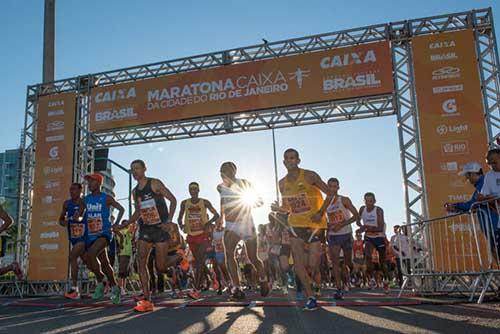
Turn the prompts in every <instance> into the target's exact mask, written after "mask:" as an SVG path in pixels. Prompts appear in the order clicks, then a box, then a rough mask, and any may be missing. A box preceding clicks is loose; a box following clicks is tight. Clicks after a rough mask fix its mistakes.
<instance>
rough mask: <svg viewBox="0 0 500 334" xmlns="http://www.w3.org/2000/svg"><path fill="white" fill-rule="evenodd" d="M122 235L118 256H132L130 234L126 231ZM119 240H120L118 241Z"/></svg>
mask: <svg viewBox="0 0 500 334" xmlns="http://www.w3.org/2000/svg"><path fill="white" fill-rule="evenodd" d="M121 234H122V235H123V238H122V239H121V240H122V244H121V245H120V250H119V251H118V255H119V256H132V233H130V231H129V230H128V229H127V230H125V231H124V232H122V233H121ZM118 240H120V239H118Z"/></svg>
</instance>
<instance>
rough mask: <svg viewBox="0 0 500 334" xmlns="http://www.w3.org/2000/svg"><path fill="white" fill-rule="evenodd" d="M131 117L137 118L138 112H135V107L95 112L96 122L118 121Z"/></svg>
mask: <svg viewBox="0 0 500 334" xmlns="http://www.w3.org/2000/svg"><path fill="white" fill-rule="evenodd" d="M131 118H137V114H136V113H135V112H134V108H133V107H128V108H122V109H119V110H106V111H101V112H97V113H96V114H95V121H96V122H105V121H118V120H124V119H131Z"/></svg>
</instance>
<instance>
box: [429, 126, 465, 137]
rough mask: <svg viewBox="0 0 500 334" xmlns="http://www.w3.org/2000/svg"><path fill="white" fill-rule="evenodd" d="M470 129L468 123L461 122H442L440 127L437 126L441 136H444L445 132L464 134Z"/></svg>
mask: <svg viewBox="0 0 500 334" xmlns="http://www.w3.org/2000/svg"><path fill="white" fill-rule="evenodd" d="M468 131H469V125H468V124H459V125H445V124H441V125H439V126H438V127H436V132H437V133H438V134H439V135H440V136H444V135H445V134H451V133H455V134H462V133H465V132H468Z"/></svg>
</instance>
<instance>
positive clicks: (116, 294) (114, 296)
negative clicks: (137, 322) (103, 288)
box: [110, 285, 121, 304]
mask: <svg viewBox="0 0 500 334" xmlns="http://www.w3.org/2000/svg"><path fill="white" fill-rule="evenodd" d="M110 299H111V302H112V303H113V304H120V301H121V291H120V288H119V287H118V286H116V285H115V286H114V287H112V288H111V297H110Z"/></svg>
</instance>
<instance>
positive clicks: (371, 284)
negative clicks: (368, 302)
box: [368, 278, 377, 290]
mask: <svg viewBox="0 0 500 334" xmlns="http://www.w3.org/2000/svg"><path fill="white" fill-rule="evenodd" d="M376 286H377V282H376V281H375V279H373V278H372V279H370V281H369V282H368V290H373V289H375V287H376Z"/></svg>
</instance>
